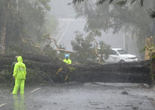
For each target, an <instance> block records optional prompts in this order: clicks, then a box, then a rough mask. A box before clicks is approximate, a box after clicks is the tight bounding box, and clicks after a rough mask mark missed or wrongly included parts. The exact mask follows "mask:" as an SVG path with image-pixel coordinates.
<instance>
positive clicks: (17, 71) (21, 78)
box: [12, 56, 26, 95]
mask: <svg viewBox="0 0 155 110" xmlns="http://www.w3.org/2000/svg"><path fill="white" fill-rule="evenodd" d="M17 61H18V62H17V63H16V64H15V66H14V70H13V77H14V78H15V86H14V89H13V92H12V94H13V95H17V93H18V89H19V88H20V94H21V95H23V94H24V87H25V80H26V66H25V64H24V63H23V58H22V57H21V56H18V57H17Z"/></svg>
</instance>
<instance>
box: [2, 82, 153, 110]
mask: <svg viewBox="0 0 155 110" xmlns="http://www.w3.org/2000/svg"><path fill="white" fill-rule="evenodd" d="M9 94H10V91H9V89H8V88H7V87H5V88H4V87H3V89H2V87H1V89H0V110H155V90H153V89H148V88H144V87H142V86H140V85H138V84H103V83H85V84H76V83H70V84H55V85H52V86H34V87H27V88H26V91H25V98H24V97H22V96H21V97H19V96H18V97H13V96H12V95H9Z"/></svg>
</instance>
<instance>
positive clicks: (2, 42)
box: [0, 24, 6, 54]
mask: <svg viewBox="0 0 155 110" xmlns="http://www.w3.org/2000/svg"><path fill="white" fill-rule="evenodd" d="M5 43H6V24H4V26H3V27H2V30H1V39H0V45H1V52H0V54H5V50H6V44H5Z"/></svg>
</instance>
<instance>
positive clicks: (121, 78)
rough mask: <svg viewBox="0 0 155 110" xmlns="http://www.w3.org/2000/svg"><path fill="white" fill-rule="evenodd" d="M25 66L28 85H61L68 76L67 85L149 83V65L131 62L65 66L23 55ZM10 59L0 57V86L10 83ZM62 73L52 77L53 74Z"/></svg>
mask: <svg viewBox="0 0 155 110" xmlns="http://www.w3.org/2000/svg"><path fill="white" fill-rule="evenodd" d="M23 58H24V63H25V64H26V66H27V82H28V83H53V82H64V79H65V76H66V75H68V77H69V81H77V82H113V83H114V82H122V83H124V82H126V83H127V82H130V83H149V84H150V83H151V79H150V62H149V61H142V62H133V63H117V64H106V65H100V64H94V63H93V64H85V65H66V64H64V63H63V62H62V61H60V60H58V59H52V58H49V57H47V56H39V55H24V56H23ZM13 61H14V56H13V55H12V56H11V55H9V56H0V83H7V82H9V81H11V78H12V69H11V65H12V62H13ZM60 68H62V70H61V71H60V72H59V73H58V75H56V73H57V71H58V70H59V69H60Z"/></svg>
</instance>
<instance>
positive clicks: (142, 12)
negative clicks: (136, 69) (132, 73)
mask: <svg viewBox="0 0 155 110" xmlns="http://www.w3.org/2000/svg"><path fill="white" fill-rule="evenodd" d="M101 1H102V0H100V3H99V4H98V2H94V1H87V0H84V1H83V2H81V3H80V4H75V9H76V11H77V12H78V16H85V17H86V18H87V24H86V28H87V29H88V30H94V29H98V30H104V31H107V30H111V29H112V30H113V32H114V33H118V32H120V31H123V32H125V33H126V34H128V33H129V35H130V36H132V37H135V38H136V41H137V47H138V48H139V50H141V49H142V48H143V47H144V45H145V38H146V37H148V36H154V35H155V33H154V31H153V30H154V21H153V19H152V17H149V16H148V14H149V15H151V16H153V13H154V11H153V9H149V8H150V7H148V6H149V3H151V4H153V5H154V6H155V1H154V0H150V1H148V2H145V4H146V6H145V7H144V6H143V1H141V0H132V1H131V0H113V1H112V2H111V4H110V5H109V0H103V1H104V2H103V1H102V2H101ZM139 4H141V6H143V7H141V6H139ZM154 39H155V37H154Z"/></svg>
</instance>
